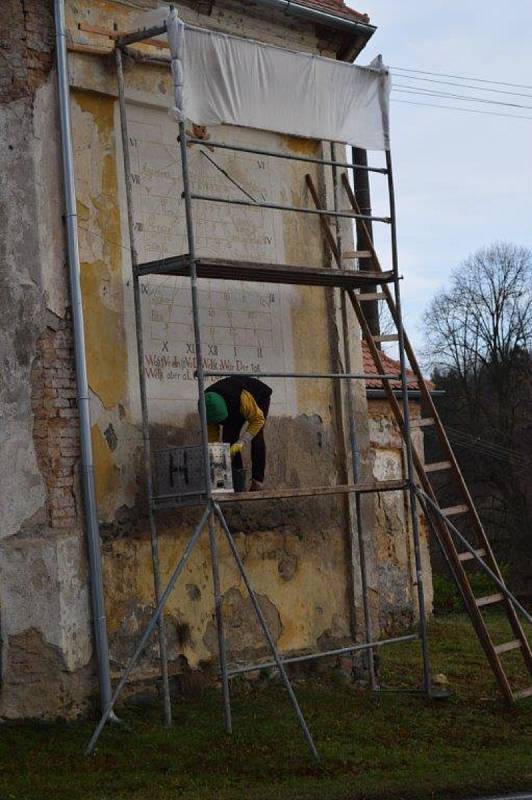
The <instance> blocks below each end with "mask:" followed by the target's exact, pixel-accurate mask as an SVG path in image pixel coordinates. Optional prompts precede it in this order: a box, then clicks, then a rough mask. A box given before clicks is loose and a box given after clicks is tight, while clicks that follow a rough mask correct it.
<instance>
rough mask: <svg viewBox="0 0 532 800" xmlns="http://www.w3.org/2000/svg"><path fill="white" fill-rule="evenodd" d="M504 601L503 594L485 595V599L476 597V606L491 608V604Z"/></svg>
mask: <svg viewBox="0 0 532 800" xmlns="http://www.w3.org/2000/svg"><path fill="white" fill-rule="evenodd" d="M501 600H504V595H503V594H487V595H486V596H485V597H478V598H477V600H476V604H477V606H479V607H480V606H491V605H492V604H493V603H500V602H501Z"/></svg>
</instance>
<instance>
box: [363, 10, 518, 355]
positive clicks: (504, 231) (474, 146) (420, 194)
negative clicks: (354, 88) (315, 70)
mask: <svg viewBox="0 0 532 800" xmlns="http://www.w3.org/2000/svg"><path fill="white" fill-rule="evenodd" d="M348 4H349V5H351V6H353V7H354V8H357V9H358V10H361V11H365V12H367V13H368V14H369V15H370V18H371V22H372V23H373V24H375V25H377V26H378V29H377V31H376V33H375V34H374V36H373V38H372V39H371V41H370V43H369V44H368V45H367V47H366V49H365V50H364V51H363V52H362V54H361V55H360V56H359V62H360V63H367V62H369V61H370V60H371V59H372V58H373V57H374V56H376V55H377V54H379V53H382V55H383V58H384V61H385V63H387V64H389V65H390V66H392V67H406V68H415V69H420V70H429V71H434V72H445V73H452V74H456V75H464V76H471V77H478V78H486V79H489V80H499V81H508V82H512V83H519V84H528V85H531V86H532V48H531V46H530V31H531V30H532V2H531V0H511V2H507V3H504V4H503V3H501V2H500V0H460V1H459V2H458V0H401V1H400V2H398V0H360V3H359V2H351V0H348ZM425 77H430V76H425ZM393 80H394V82H395V84H398V83H401V84H410V85H412V84H416V85H418V86H425V87H432V88H433V89H435V90H438V91H439V90H441V91H448V92H455V93H457V94H462V95H463V94H466V93H468V94H474V95H476V96H478V97H485V98H490V99H495V100H502V101H505V102H515V103H521V104H523V105H528V106H530V107H531V108H530V110H525V109H513V108H505V107H504V106H500V107H497V106H493V107H492V106H487V105H481V104H479V105H475V106H474V105H472V104H470V103H465V102H464V103H461V102H460V101H456V100H451V99H435V98H423V97H419V96H416V95H408V94H398V93H392V97H394V98H395V99H401V100H411V101H416V102H428V103H439V104H446V105H452V106H463V107H465V108H467V109H473V108H480V109H483V110H486V111H499V112H503V113H508V114H516V115H527V116H530V117H532V89H530V90H527V89H518V88H512V87H508V88H509V90H510V91H514V92H525V93H527V92H528V94H529V95H530V98H527V97H512V96H508V97H507V96H503V95H497V94H491V93H489V92H483V91H475V90H468V91H464V90H462V89H459V88H458V87H453V86H445V85H442V86H438V85H437V84H434V85H431V84H429V83H424V82H422V81H415V80H412V79H406V78H399V77H394V79H393ZM442 80H447V79H445V78H443V79H442ZM448 80H452V79H450V78H449V79H448ZM496 88H505V87H496ZM391 121H392V154H393V157H394V164H395V179H396V193H397V210H398V227H399V244H400V250H399V252H400V264H401V272H402V273H403V275H404V276H405V281H404V282H403V285H402V293H403V298H404V306H405V307H404V312H405V320H406V327H407V330H408V331H409V332H410V334H411V336H412V338H413V339H414V340H415V342H416V344H417V345H419V344H421V341H422V336H421V328H420V324H419V321H420V316H421V314H422V312H423V309H424V308H426V306H427V304H428V303H429V302H430V299H431V298H432V296H433V295H434V293H435V292H436V290H437V289H439V288H440V287H442V286H445V285H446V284H447V283H448V281H449V274H450V272H451V270H452V269H453V268H455V267H456V266H458V265H459V264H460V262H461V261H462V260H463V259H464V258H466V257H467V255H468V254H469V253H471V252H472V251H474V250H475V249H477V248H479V247H481V246H483V245H486V244H489V243H490V242H492V241H494V240H496V239H504V240H508V241H512V242H515V243H517V244H521V245H526V246H529V247H532V213H531V212H532V203H531V200H530V189H531V183H532V181H531V173H532V169H531V161H532V159H531V155H530V153H531V147H532V119H506V118H503V117H497V116H486V115H483V114H478V115H477V114H472V113H465V112H461V111H449V110H440V109H436V108H426V107H421V106H419V107H418V106H414V105H405V104H403V103H398V102H393V103H392V117H391ZM375 180H378V179H375ZM373 197H374V212H377V210H378V208H377V205H378V201H379V202H382V201H384V199H385V198H384V197H383V196H381V194H380V192H378V190H377V188H376V187H375V189H374V192H373ZM381 208H382V205H381Z"/></svg>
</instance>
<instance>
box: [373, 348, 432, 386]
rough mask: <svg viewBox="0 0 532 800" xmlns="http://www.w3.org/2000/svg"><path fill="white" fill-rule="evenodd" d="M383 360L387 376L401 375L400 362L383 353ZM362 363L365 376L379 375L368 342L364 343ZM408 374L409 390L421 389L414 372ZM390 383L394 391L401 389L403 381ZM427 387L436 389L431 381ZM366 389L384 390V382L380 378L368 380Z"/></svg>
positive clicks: (408, 371)
mask: <svg viewBox="0 0 532 800" xmlns="http://www.w3.org/2000/svg"><path fill="white" fill-rule="evenodd" d="M381 358H382V361H383V363H384V368H385V370H386V374H387V375H394V374H395V375H398V374H399V372H400V370H401V367H400V365H399V362H398V361H396V360H395V359H394V358H390V356H387V355H386V354H385V353H382V352H381ZM362 363H363V369H364V374H365V375H377V373H378V370H377V367H376V366H375V364H374V362H373V359H372V357H371V353H370V351H369V347H368V345H367V344H366V342H362ZM406 374H407V378H408V388H409V389H419V384H418V381H417V378H416V376H415V375H414V373H413V372H412V370H409V369H408V370H407V371H406ZM410 379H412V380H410ZM390 383H391V385H392V387H393V388H394V389H400V388H401V381H399V380H397V381H390ZM427 386H428V388H429V389H434V384H433V383H432V382H431V381H427ZM366 388H367V389H382V381H380V380H379V379H378V378H375V380H372V379H368V380H366Z"/></svg>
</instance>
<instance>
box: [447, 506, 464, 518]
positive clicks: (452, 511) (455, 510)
mask: <svg viewBox="0 0 532 800" xmlns="http://www.w3.org/2000/svg"><path fill="white" fill-rule="evenodd" d="M468 511H469V506H465V505H463V506H449V508H442V510H441V513H442V514H445V516H446V517H454V516H455V515H456V514H467V512H468Z"/></svg>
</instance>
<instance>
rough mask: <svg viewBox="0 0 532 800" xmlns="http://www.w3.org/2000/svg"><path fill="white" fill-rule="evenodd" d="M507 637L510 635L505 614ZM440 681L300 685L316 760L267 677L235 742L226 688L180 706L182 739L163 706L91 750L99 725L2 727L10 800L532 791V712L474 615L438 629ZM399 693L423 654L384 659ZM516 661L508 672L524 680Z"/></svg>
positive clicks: (324, 679) (332, 680)
mask: <svg viewBox="0 0 532 800" xmlns="http://www.w3.org/2000/svg"><path fill="white" fill-rule="evenodd" d="M492 622H493V630H494V631H495V635H494V638H495V640H496V641H503V640H505V639H506V638H508V636H509V634H508V632H507V630H506V629H505V622H504V621H503V620H502V619H500V618H498V617H494V618H493V620H492ZM431 651H432V660H433V672H434V673H438V672H443V673H445V674H446V675H447V677H448V678H449V681H450V687H451V689H452V692H453V695H452V697H451V698H450V699H448V700H445V701H443V700H439V701H435V700H432V701H431V700H428V699H427V698H425V697H423V696H420V695H417V694H408V693H406V692H405V693H399V694H397V693H381V694H371V693H369V692H366V691H361V690H357V689H355V688H353V687H351V686H349V685H346V684H345V682H344V681H342V680H340V678H339V677H335V676H334V671H333V673H332V675H331V674H327V673H326V674H325V675H322V676H321V677H314V678H312V679H309V680H307V681H304V682H302V681H296V691H297V694H298V697H299V699H300V701H301V705H302V707H303V710H304V713H305V715H306V717H307V721H308V723H309V726H310V728H311V730H312V733H313V735H314V738H315V741H316V744H317V746H318V749H319V751H320V753H321V757H322V761H321V764H320V765H316V764H314V763H313V762H312V760H311V759H310V757H309V755H308V753H307V750H306V746H305V742H304V740H303V738H302V736H301V733H300V731H299V729H298V727H297V723H296V721H295V718H294V715H293V713H292V710H291V707H290V705H289V702H288V698H287V696H286V693H285V691H284V689H283V688H282V687H280V686H279V685H278V684H276V683H275V684H274V683H271V682H268V681H263V680H261V681H259V682H258V683H257V684H253V687H252V688H250V687H249V686H248V685H247V684H246V685H244V684H243V683H241V684H239V685H238V686H236V685H235V686H234V691H233V718H234V730H235V733H234V735H233V736H232V737H230V738H229V737H227V736H226V735H225V734H224V731H223V727H222V723H221V715H220V704H219V695H218V693H217V692H215V691H213V690H209V691H205V692H203V693H202V694H201V695H199V696H198V697H194V698H193V699H188V700H181V699H180V700H178V701H177V702H176V704H175V720H174V725H173V728H172V730H171V731H166V730H165V729H164V728H163V727H162V725H161V724H160V707H159V706H148V707H142V708H140V707H132V706H127V707H122V708H121V709H120V716H121V717H122V719H123V720H124V721H125V724H124V725H122V726H120V727H116V726H112V727H109V728H108V729H106V731H104V733H103V735H102V737H101V739H100V741H99V744H98V750H97V753H96V755H94V756H92V757H89V758H87V757H85V756H84V755H83V749H84V747H85V746H86V743H87V741H88V738H89V736H90V733H91V731H92V729H93V727H94V722H93V721H83V722H76V723H71V724H65V723H53V724H39V723H35V722H32V723H6V724H4V725H2V726H1V728H0V737H1V740H0V798H1V800H12V799H13V798H16V800H44V799H45V798H46V800H67V798H68V800H72V798H75V799H76V800H77V799H78V798H84V800H85V799H86V800H110V799H111V798H112V800H125V799H126V798H127V799H128V800H162V799H163V798H165V799H166V798H172V800H174V798H181V799H182V800H209V799H210V798H213V799H214V800H230V799H231V800H233V798H234V800H311V799H312V800H318V798H319V800H348V799H349V800H359V799H361V798H364V799H366V798H367V799H368V800H370V799H371V798H381V799H382V800H399V798H404V799H405V800H406V799H407V798H408V799H410V798H420V800H421V798H423V800H428V798H431V799H432V800H444V799H445V798H453V797H461V798H463V797H468V796H474V795H476V794H480V793H482V792H504V791H518V790H520V791H523V790H530V788H531V787H532V745H531V737H530V733H531V722H532V703H531V702H530V700H526V701H522V702H521V703H520V704H518V705H516V706H515V707H513V708H507V707H506V706H505V705H504V703H503V702H502V700H501V699H500V696H499V694H498V692H497V689H496V687H495V685H494V681H493V678H492V676H491V673H490V671H489V669H488V667H487V664H486V662H485V660H484V658H483V656H482V654H481V652H480V649H479V647H478V645H477V642H476V639H475V637H474V635H473V633H472V629H471V626H470V624H469V622H468V621H467V620H466V619H464V618H463V617H457V616H449V617H446V618H439V619H437V620H435V621H434V622H433V623H432V625H431ZM382 653H383V655H382V675H383V679H384V680H385V681H386V683H387V684H388V685H394V686H402V687H405V688H406V687H409V686H413V685H414V684H415V682H416V677H419V673H420V660H419V648H418V646H417V645H416V644H415V643H414V644H413V645H410V644H407V645H399V646H396V647H391V648H389V649H388V650H386V652H384V651H382ZM513 655H514V654H511V653H510V654H508V656H507V657H506V659H507V660H506V661H505V663H508V665H509V671H510V673H511V674H512V675H513V677H514V678H515V680H516V682H517V683H521V685H525V684H524V682H523V681H524V680H525V679H524V677H523V676H522V675H520V674H518V673H519V670H518V661H517V660H516V659H513Z"/></svg>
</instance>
